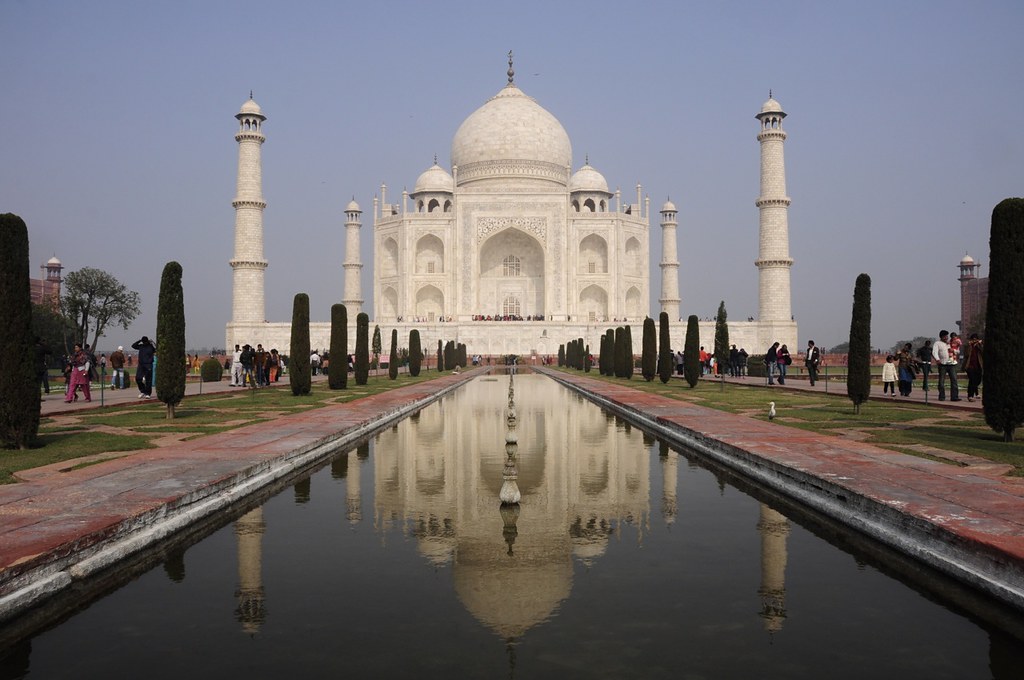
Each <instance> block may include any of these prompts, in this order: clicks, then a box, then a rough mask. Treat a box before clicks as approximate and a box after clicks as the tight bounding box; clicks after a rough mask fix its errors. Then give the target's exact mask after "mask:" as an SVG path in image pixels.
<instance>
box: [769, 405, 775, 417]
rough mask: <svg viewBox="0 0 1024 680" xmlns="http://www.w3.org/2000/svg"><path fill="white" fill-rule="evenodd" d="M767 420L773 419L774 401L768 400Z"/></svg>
mask: <svg viewBox="0 0 1024 680" xmlns="http://www.w3.org/2000/svg"><path fill="white" fill-rule="evenodd" d="M768 420H775V402H774V401H769V402H768Z"/></svg>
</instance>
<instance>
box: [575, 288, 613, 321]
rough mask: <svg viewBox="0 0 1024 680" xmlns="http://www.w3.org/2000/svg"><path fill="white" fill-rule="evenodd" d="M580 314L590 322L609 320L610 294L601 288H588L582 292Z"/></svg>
mask: <svg viewBox="0 0 1024 680" xmlns="http://www.w3.org/2000/svg"><path fill="white" fill-rule="evenodd" d="M580 313H582V314H583V318H585V319H587V321H589V322H600V321H604V320H605V319H607V318H608V292H607V291H606V290H605V289H604V288H602V287H601V286H597V285H594V286H587V287H586V288H584V289H583V290H581V291H580Z"/></svg>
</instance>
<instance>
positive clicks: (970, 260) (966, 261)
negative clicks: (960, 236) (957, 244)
mask: <svg viewBox="0 0 1024 680" xmlns="http://www.w3.org/2000/svg"><path fill="white" fill-rule="evenodd" d="M972 264H974V258H973V257H971V256H970V255H967V254H966V253H965V254H964V259H962V260H960V266H961V267H966V266H969V265H972Z"/></svg>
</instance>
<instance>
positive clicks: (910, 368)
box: [896, 342, 917, 397]
mask: <svg viewBox="0 0 1024 680" xmlns="http://www.w3.org/2000/svg"><path fill="white" fill-rule="evenodd" d="M896 375H897V377H898V378H899V383H900V385H899V387H900V396H901V397H909V396H910V392H911V390H913V388H914V378H916V377H917V362H916V361H915V360H914V352H913V346H912V345H911V344H910V343H909V342H908V343H907V344H905V345H903V349H901V350H900V352H899V354H897V355H896Z"/></svg>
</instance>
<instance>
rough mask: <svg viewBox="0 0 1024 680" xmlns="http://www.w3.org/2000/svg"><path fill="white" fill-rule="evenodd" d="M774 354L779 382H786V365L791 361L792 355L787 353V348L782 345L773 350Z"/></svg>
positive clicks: (781, 383) (783, 383)
mask: <svg viewBox="0 0 1024 680" xmlns="http://www.w3.org/2000/svg"><path fill="white" fill-rule="evenodd" d="M775 356H776V358H777V360H778V362H779V384H780V385H785V384H786V367H787V366H789V365H790V364H792V363H793V357H792V356H790V354H789V348H788V347H786V346H785V345H783V346H782V347H779V348H778V349H777V350H775Z"/></svg>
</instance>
